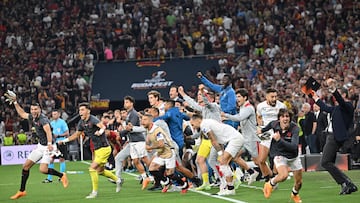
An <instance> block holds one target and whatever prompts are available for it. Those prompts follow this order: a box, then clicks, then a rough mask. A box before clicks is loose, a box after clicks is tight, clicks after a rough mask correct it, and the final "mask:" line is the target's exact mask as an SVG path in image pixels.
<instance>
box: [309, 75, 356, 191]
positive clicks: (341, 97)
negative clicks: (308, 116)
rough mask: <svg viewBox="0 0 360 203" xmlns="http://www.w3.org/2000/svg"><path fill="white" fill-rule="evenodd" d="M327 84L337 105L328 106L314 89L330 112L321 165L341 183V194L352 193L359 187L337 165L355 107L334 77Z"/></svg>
mask: <svg viewBox="0 0 360 203" xmlns="http://www.w3.org/2000/svg"><path fill="white" fill-rule="evenodd" d="M326 85H327V87H328V88H329V91H330V92H331V93H332V95H333V96H334V98H335V100H336V102H335V106H328V105H326V104H325V103H324V102H323V101H321V100H320V99H319V97H318V96H317V95H316V92H315V91H312V96H313V98H314V100H315V102H316V104H317V105H319V106H320V109H321V110H323V111H325V112H327V113H330V115H331V117H330V120H331V121H330V122H329V126H328V129H327V130H328V132H329V134H328V135H327V139H326V143H325V146H324V149H323V155H322V159H321V166H322V167H324V168H325V169H326V170H327V171H328V172H329V173H330V175H331V176H332V177H333V178H334V180H335V181H336V182H337V183H338V184H340V185H341V191H340V195H345V194H351V193H352V192H356V191H357V190H358V188H357V187H356V185H354V183H352V181H351V179H350V178H349V177H347V176H346V175H345V174H344V173H343V172H342V171H341V170H340V169H339V168H337V167H336V165H335V160H336V153H337V151H338V150H339V148H340V147H341V146H343V144H344V142H345V141H346V140H347V139H348V138H349V133H348V130H349V128H350V127H351V125H352V123H353V117H354V107H353V105H352V103H351V102H349V100H348V92H347V90H346V89H345V88H340V89H337V88H336V81H335V80H334V79H332V78H329V79H327V80H326Z"/></svg>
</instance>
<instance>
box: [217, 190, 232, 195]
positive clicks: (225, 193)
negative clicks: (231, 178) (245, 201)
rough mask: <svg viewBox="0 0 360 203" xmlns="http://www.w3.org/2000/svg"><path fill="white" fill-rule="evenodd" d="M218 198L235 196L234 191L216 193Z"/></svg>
mask: <svg viewBox="0 0 360 203" xmlns="http://www.w3.org/2000/svg"><path fill="white" fill-rule="evenodd" d="M216 194H217V195H219V196H228V195H235V190H234V189H233V190H229V189H223V190H220V192H218V193H216Z"/></svg>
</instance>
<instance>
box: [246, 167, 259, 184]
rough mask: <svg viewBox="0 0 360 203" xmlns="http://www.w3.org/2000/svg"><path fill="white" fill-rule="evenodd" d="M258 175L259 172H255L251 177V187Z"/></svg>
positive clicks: (249, 182) (249, 181)
mask: <svg viewBox="0 0 360 203" xmlns="http://www.w3.org/2000/svg"><path fill="white" fill-rule="evenodd" d="M258 175H259V172H257V171H255V170H254V173H253V174H251V175H250V176H249V180H248V185H251V184H252V183H253V182H255V181H256V178H257V177H258Z"/></svg>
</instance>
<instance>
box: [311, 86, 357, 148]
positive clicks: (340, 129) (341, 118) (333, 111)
mask: <svg viewBox="0 0 360 203" xmlns="http://www.w3.org/2000/svg"><path fill="white" fill-rule="evenodd" d="M333 96H334V97H335V99H336V101H337V102H338V103H339V105H337V106H328V105H326V104H325V103H324V102H323V101H321V100H320V99H319V100H317V101H316V104H317V105H319V107H320V109H321V110H323V111H325V112H328V113H330V115H331V122H332V123H331V124H332V128H333V133H334V138H335V140H336V141H339V142H344V141H346V140H347V139H348V137H349V133H348V130H349V128H350V127H351V125H352V124H353V118H354V106H353V105H352V104H351V102H346V101H345V100H344V99H343V98H342V96H341V95H340V93H339V92H338V91H337V90H336V91H335V92H334V93H333Z"/></svg>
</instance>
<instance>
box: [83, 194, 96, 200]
mask: <svg viewBox="0 0 360 203" xmlns="http://www.w3.org/2000/svg"><path fill="white" fill-rule="evenodd" d="M96 197H97V192H91V193H90V194H89V195H88V196H86V197H85V198H86V199H94V198H96Z"/></svg>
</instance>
